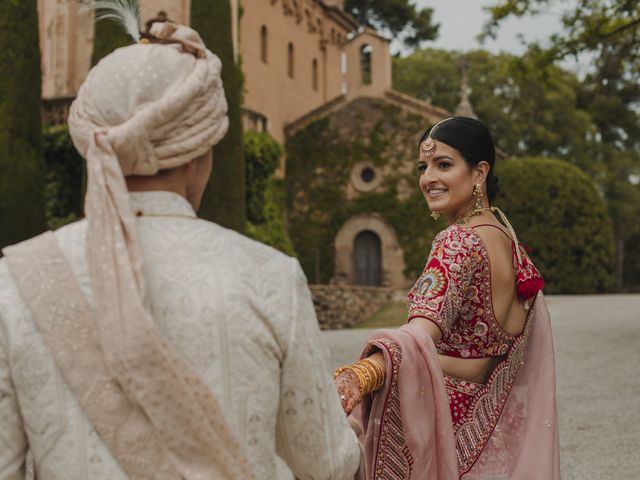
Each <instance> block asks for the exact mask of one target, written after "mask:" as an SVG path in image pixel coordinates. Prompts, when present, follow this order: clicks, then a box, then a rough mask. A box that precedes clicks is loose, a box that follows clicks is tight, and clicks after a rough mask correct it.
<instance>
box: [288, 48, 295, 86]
mask: <svg viewBox="0 0 640 480" xmlns="http://www.w3.org/2000/svg"><path fill="white" fill-rule="evenodd" d="M287 50H288V52H287V72H288V73H289V77H290V78H293V77H294V66H295V64H294V51H293V43H291V42H289V47H288V48H287Z"/></svg>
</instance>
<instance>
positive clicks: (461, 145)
mask: <svg viewBox="0 0 640 480" xmlns="http://www.w3.org/2000/svg"><path fill="white" fill-rule="evenodd" d="M436 125H437V127H436V129H435V131H434V132H433V135H431V138H433V139H434V140H438V141H440V142H442V143H446V144H447V145H449V146H450V147H452V148H455V149H456V150H457V151H458V152H460V154H461V155H462V156H463V157H464V159H465V161H466V162H467V164H468V165H469V166H470V167H474V166H476V165H478V164H479V163H480V162H481V161H483V160H484V161H486V162H487V163H488V164H489V174H488V175H487V197H488V198H489V202H492V201H493V199H494V198H495V196H496V195H497V194H498V192H499V191H500V187H498V177H497V176H496V175H495V174H494V166H495V163H496V147H495V145H494V143H493V137H492V136H491V132H489V129H488V128H487V127H486V126H485V124H484V123H482V122H480V121H479V120H476V119H474V118H469V117H452V118H450V119H447V120H445V121H443V122H442V123H440V124H436ZM434 126H435V125H434ZM434 126H432V127H430V128H429V129H428V130H427V131H426V132H424V135H422V138H421V139H420V143H422V142H423V141H424V140H425V139H426V138H427V137H429V134H430V133H431V130H432V129H433V127H434Z"/></svg>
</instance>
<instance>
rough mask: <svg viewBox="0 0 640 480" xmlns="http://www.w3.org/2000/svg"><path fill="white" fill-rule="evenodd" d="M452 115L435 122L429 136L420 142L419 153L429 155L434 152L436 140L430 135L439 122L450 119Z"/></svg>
mask: <svg viewBox="0 0 640 480" xmlns="http://www.w3.org/2000/svg"><path fill="white" fill-rule="evenodd" d="M452 118H453V117H449V118H445V119H443V120H440V121H439V122H438V123H436V124H435V125H434V126H433V127H432V128H431V131H430V132H429V136H428V137H427V138H425V139H424V140H423V141H422V143H421V144H420V153H424V154H425V155H426V156H428V157H430V156H431V155H433V154H434V153H436V148H437V145H436V141H435V140H434V139H433V137H432V135H433V134H434V133H435V131H436V129H437V128H438V126H439V125H440V124H441V123H444V122H446V121H447V120H451V119H452Z"/></svg>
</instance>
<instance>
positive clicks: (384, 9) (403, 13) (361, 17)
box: [344, 0, 439, 48]
mask: <svg viewBox="0 0 640 480" xmlns="http://www.w3.org/2000/svg"><path fill="white" fill-rule="evenodd" d="M344 9H345V11H346V12H348V13H350V14H351V15H353V16H354V17H355V18H356V19H357V20H358V22H360V23H361V24H362V25H366V26H368V27H372V28H374V29H375V30H379V31H383V32H388V33H390V34H391V36H393V37H394V38H396V39H398V40H400V41H402V42H403V43H404V44H405V45H406V46H407V47H410V48H412V47H417V46H419V45H420V44H421V43H423V42H425V41H427V40H435V39H436V38H437V37H438V28H439V25H438V24H434V23H433V9H432V8H423V9H418V8H416V5H415V4H414V3H412V2H411V1H410V0H346V2H345V4H344Z"/></svg>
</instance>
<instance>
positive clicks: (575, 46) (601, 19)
mask: <svg viewBox="0 0 640 480" xmlns="http://www.w3.org/2000/svg"><path fill="white" fill-rule="evenodd" d="M561 3H562V2H560V1H559V0H501V1H499V2H497V4H496V5H495V6H494V7H493V8H492V9H490V12H491V14H492V17H491V20H490V22H489V23H488V24H487V25H486V29H485V36H486V35H494V34H495V32H496V31H497V28H498V26H499V25H500V24H501V22H502V21H503V20H504V19H505V18H507V17H509V16H523V15H526V14H537V13H539V12H540V11H541V9H543V8H546V7H547V6H550V5H560V4H561ZM562 22H563V24H564V29H563V31H562V32H560V33H558V34H557V35H555V36H553V37H552V39H551V40H552V41H551V46H550V47H549V48H546V49H542V48H540V47H539V46H538V45H537V44H533V45H530V47H529V51H530V53H533V54H534V55H535V56H536V58H537V59H538V61H539V62H540V63H550V62H554V61H557V60H559V59H562V58H565V57H567V56H578V55H580V54H584V53H587V54H589V55H591V56H592V57H593V58H595V61H594V63H593V68H592V69H591V70H590V71H589V73H588V74H587V76H586V78H585V79H584V81H583V85H582V86H583V88H582V90H581V93H580V96H579V99H578V100H579V106H580V108H583V109H585V110H587V111H588V112H589V113H590V115H591V118H592V121H593V124H594V126H595V130H596V135H595V138H596V140H597V145H596V148H592V149H591V154H592V157H593V160H594V163H597V164H599V166H600V167H601V168H600V171H599V172H598V173H599V175H598V176H597V177H596V180H597V182H598V183H599V185H600V187H601V188H602V189H603V191H604V192H605V196H606V198H607V202H608V208H609V212H610V213H611V216H612V219H613V221H614V233H615V236H616V249H617V252H616V259H617V265H616V287H617V289H618V290H620V289H622V288H623V285H624V279H625V278H627V276H626V274H625V273H624V269H625V264H626V262H625V255H626V254H627V253H628V252H629V253H631V254H632V255H637V254H638V253H637V252H635V253H634V252H631V251H629V250H628V248H629V247H631V248H632V249H640V245H633V244H631V245H630V242H629V239H630V235H633V234H632V233H630V229H629V228H627V225H628V223H629V218H630V217H629V214H630V213H631V216H632V217H633V218H637V217H638V215H640V203H639V202H637V199H635V203H633V204H632V205H633V209H632V210H633V212H630V208H629V203H628V202H629V201H633V198H635V196H634V195H633V194H631V193H630V192H632V190H633V182H632V179H634V178H636V179H637V178H638V175H639V174H640V109H639V108H638V105H640V62H639V59H640V42H638V40H637V38H638V34H639V33H640V1H639V0H606V1H596V0H578V1H577V2H575V3H573V4H572V5H571V6H570V7H569V8H565V10H564V14H563V17H562ZM621 199H625V200H621Z"/></svg>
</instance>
